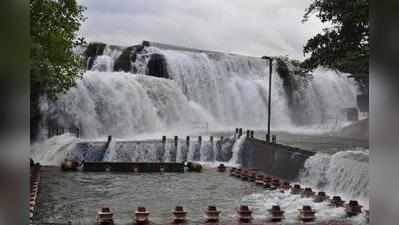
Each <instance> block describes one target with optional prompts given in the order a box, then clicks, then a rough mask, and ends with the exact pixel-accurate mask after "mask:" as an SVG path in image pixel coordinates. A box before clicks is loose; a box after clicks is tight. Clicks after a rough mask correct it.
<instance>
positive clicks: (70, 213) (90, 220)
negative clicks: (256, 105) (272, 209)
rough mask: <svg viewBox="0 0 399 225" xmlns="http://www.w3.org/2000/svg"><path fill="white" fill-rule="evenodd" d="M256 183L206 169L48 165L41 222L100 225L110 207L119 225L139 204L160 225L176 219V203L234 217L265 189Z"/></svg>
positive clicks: (195, 216) (195, 215) (196, 212)
mask: <svg viewBox="0 0 399 225" xmlns="http://www.w3.org/2000/svg"><path fill="white" fill-rule="evenodd" d="M262 191H263V190H262V189H257V188H256V186H255V185H254V184H253V183H252V184H251V183H247V182H242V181H241V180H239V179H235V178H232V177H230V176H228V174H227V173H218V172H216V171H215V170H214V169H206V170H205V171H204V172H203V173H181V174H172V173H165V174H162V175H160V174H124V173H123V174H122V173H92V172H91V173H87V172H70V173H65V172H61V171H60V170H59V169H58V168H50V167H45V168H42V181H41V189H40V197H39V202H38V204H39V205H38V212H37V214H36V218H35V219H36V221H38V222H66V221H72V224H74V225H75V224H82V225H83V224H94V222H95V217H96V210H97V209H98V208H101V207H110V208H112V210H113V211H114V219H115V222H116V223H117V224H126V223H129V222H131V221H132V215H133V211H134V210H135V209H136V207H137V206H145V207H147V209H149V210H150V211H151V215H150V217H151V220H152V221H154V222H157V223H160V222H165V221H171V219H172V213H171V211H172V210H173V209H174V207H175V206H176V205H182V206H184V207H185V209H186V210H187V211H188V212H189V217H190V220H191V221H193V222H199V221H202V220H203V218H204V217H203V212H204V209H206V207H207V206H208V205H210V204H215V205H216V206H217V207H218V208H220V209H221V210H222V215H221V217H222V218H223V219H224V220H230V219H233V216H234V214H235V210H234V209H235V208H236V207H238V206H239V205H240V199H241V198H242V197H244V196H246V195H249V194H252V193H257V192H262Z"/></svg>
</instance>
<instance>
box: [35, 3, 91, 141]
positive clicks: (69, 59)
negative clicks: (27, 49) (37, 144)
mask: <svg viewBox="0 0 399 225" xmlns="http://www.w3.org/2000/svg"><path fill="white" fill-rule="evenodd" d="M84 10H85V8H84V7H83V6H80V5H78V4H77V3H76V1H75V0H30V12H31V66H30V77H31V82H30V85H31V92H30V94H31V101H30V108H31V110H30V111H31V112H30V121H31V134H33V133H35V130H34V129H35V128H36V127H37V123H38V121H39V120H40V113H39V109H38V104H39V97H40V96H47V97H48V98H50V99H55V98H56V97H57V94H59V93H63V92H65V91H66V90H68V89H69V88H70V87H72V86H73V85H74V84H75V80H76V79H77V78H78V77H80V76H81V75H82V67H81V59H80V56H79V55H77V54H75V53H74V52H73V49H74V48H76V47H77V46H78V45H80V44H83V42H84V40H83V39H82V38H78V36H77V32H78V31H79V28H80V25H81V23H82V22H83V21H84V19H85V18H84V16H83V12H84Z"/></svg>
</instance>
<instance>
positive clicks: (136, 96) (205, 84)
mask: <svg viewBox="0 0 399 225" xmlns="http://www.w3.org/2000/svg"><path fill="white" fill-rule="evenodd" d="M129 49H130V48H126V49H123V48H117V47H115V46H113V47H111V46H106V47H105V49H104V51H103V54H102V55H98V56H96V57H95V58H92V59H93V60H92V66H91V69H90V70H88V71H86V72H85V73H84V74H83V77H82V79H79V80H77V82H76V85H75V86H74V87H72V88H70V89H69V90H68V91H67V92H66V93H65V94H62V95H60V96H58V99H57V100H56V101H47V100H46V99H45V100H43V101H41V104H42V105H41V106H42V107H40V108H41V112H42V114H43V118H45V119H46V122H43V123H41V124H43V127H42V130H45V129H47V125H48V127H51V126H55V127H64V128H79V130H80V135H81V138H82V139H87V138H103V137H107V136H108V135H112V136H113V137H114V138H123V139H125V140H137V138H138V137H146V136H149V137H150V136H151V137H154V136H157V137H159V136H161V135H170V136H172V135H183V136H186V135H203V134H205V133H206V134H208V135H212V132H215V131H231V130H233V129H234V128H236V127H244V128H246V129H255V130H262V129H264V126H265V122H264V121H265V120H266V118H267V105H268V102H267V101H268V100H267V99H268V98H267V93H268V85H267V81H268V74H269V72H268V67H267V64H268V63H267V62H266V61H265V60H263V59H260V58H254V57H245V56H239V55H233V54H224V53H216V52H200V51H197V52H191V51H183V50H171V49H163V48H156V47H144V48H143V49H141V50H138V49H135V48H132V50H131V52H130V55H133V54H134V60H133V59H132V58H128V60H127V62H128V63H129V65H127V66H126V65H122V66H121V68H122V67H123V68H125V67H126V68H131V70H130V71H127V72H118V71H114V69H115V67H114V66H115V65H117V64H118V65H120V64H121V62H125V61H126V60H125V61H123V60H122V61H121V60H120V57H126V56H127V55H129V52H127V53H128V54H125V53H126V51H127V50H129ZM154 55H156V56H157V57H155V59H156V60H154V58H153V56H154ZM157 60H158V61H157ZM88 61H90V59H89V60H88ZM150 62H151V63H150ZM157 63H158V64H157ZM150 64H151V65H152V66H154V65H155V66H154V68H149V67H150ZM273 65H274V68H276V63H275V64H273ZM163 66H165V67H166V68H164V67H163ZM157 69H159V70H157ZM149 71H152V72H154V71H155V72H157V74H152V75H149V74H148V72H149ZM155 72H154V73H155ZM159 73H167V74H159ZM272 73H273V77H272V124H271V125H272V129H273V130H282V131H290V132H295V131H300V132H302V131H303V129H309V128H311V129H312V130H315V128H317V129H320V130H322V131H323V130H324V131H326V130H327V131H329V130H332V129H334V128H335V127H336V126H339V125H340V124H343V123H346V119H345V117H344V116H343V115H344V114H343V109H345V108H348V107H356V93H357V86H356V84H355V83H354V81H352V80H350V79H349V78H348V77H347V74H342V73H339V72H336V71H331V70H327V69H322V68H319V69H317V70H315V71H314V72H313V74H312V75H307V76H299V75H295V74H294V73H292V74H290V76H289V77H290V82H292V84H291V85H290V87H291V89H290V91H288V90H287V87H286V85H285V84H284V82H286V80H284V78H283V77H282V76H281V75H280V74H279V73H277V71H276V69H274V70H273V71H272ZM155 76H158V77H155ZM285 79H286V78H285ZM42 133H46V132H42ZM59 141H61V142H62V140H59ZM242 141H243V140H242V139H238V140H233V139H231V138H225V139H224V140H223V141H216V140H215V141H214V142H213V143H210V141H209V139H206V140H205V139H203V140H202V141H201V143H198V141H197V140H195V141H194V140H192V141H191V143H190V145H189V146H188V147H187V146H186V145H185V144H182V143H180V141H179V144H178V146H177V149H178V152H174V150H173V149H172V148H176V146H174V144H173V143H172V144H170V143H168V144H167V147H166V149H164V150H162V149H159V148H160V147H159V146H149V148H150V149H154V150H151V151H150V152H146V150H145V149H140V148H138V147H137V148H134V149H135V151H138V152H136V153H132V152H131V151H132V149H131V148H127V147H126V146H125V147H124V145H123V144H120V143H119V142H117V143H112V145H111V147H110V148H108V149H107V152H102V151H100V152H96V151H90V152H88V153H86V152H85V153H84V154H83V153H81V152H79V151H72V152H73V153H71V155H70V157H72V158H77V159H83V158H86V159H92V160H99V159H100V158H101V154H105V155H103V156H104V157H105V158H104V160H111V161H112V160H125V161H136V160H140V159H146V160H159V159H160V158H162V159H163V160H166V161H168V160H171V159H172V160H174V157H175V156H176V157H177V160H179V159H180V160H182V159H181V158H182V155H184V158H185V155H187V160H195V161H215V160H216V161H223V162H228V161H230V162H232V163H237V162H239V160H240V156H239V151H240V146H241V144H240V143H241V142H242ZM233 145H234V147H233ZM60 147H61V148H64V147H62V146H60ZM168 149H169V150H168ZM171 149H172V150H171ZM58 150H59V149H58ZM58 150H57V151H58ZM49 151H50V150H49ZM59 151H61V152H64V151H65V149H64V150H59ZM154 152H155V153H154ZM171 152H172V153H173V154H175V155H173V154H172V155H170V154H171ZM161 153H162V155H159V154H161ZM43 154H44V153H43ZM48 154H49V155H48V156H43V157H37V158H40V159H44V158H45V157H48V158H50V157H54V156H52V155H54V154H55V153H54V151H50V152H48ZM157 154H158V156H157ZM58 155H59V157H61V154H58ZM57 157H58V156H57ZM157 157H158V158H157ZM101 160H102V159H101ZM43 161H46V160H43ZM48 161H54V160H52V159H48ZM55 161H57V160H55Z"/></svg>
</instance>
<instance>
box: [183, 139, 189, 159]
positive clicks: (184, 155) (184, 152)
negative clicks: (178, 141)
mask: <svg viewBox="0 0 399 225" xmlns="http://www.w3.org/2000/svg"><path fill="white" fill-rule="evenodd" d="M189 151H190V136H187V137H186V150H185V151H183V156H182V160H183V161H187V157H188V152H189Z"/></svg>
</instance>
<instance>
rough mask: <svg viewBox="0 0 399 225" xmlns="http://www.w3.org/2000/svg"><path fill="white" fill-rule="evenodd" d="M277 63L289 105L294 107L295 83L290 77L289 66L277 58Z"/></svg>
mask: <svg viewBox="0 0 399 225" xmlns="http://www.w3.org/2000/svg"><path fill="white" fill-rule="evenodd" d="M276 61H277V73H278V75H279V76H280V77H281V79H282V80H283V87H284V91H285V92H286V93H287V96H288V104H289V105H292V88H293V82H292V80H291V77H290V71H289V69H288V66H287V64H286V63H285V62H284V61H283V60H282V59H279V58H277V59H276Z"/></svg>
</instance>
